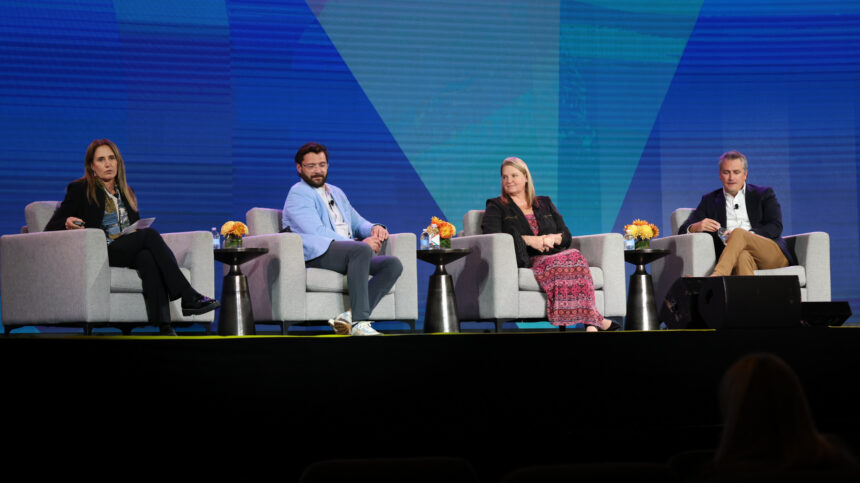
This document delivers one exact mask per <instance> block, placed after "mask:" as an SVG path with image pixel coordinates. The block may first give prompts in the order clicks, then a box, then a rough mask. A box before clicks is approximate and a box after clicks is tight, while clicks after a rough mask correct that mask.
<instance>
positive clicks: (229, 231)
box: [221, 221, 248, 248]
mask: <svg viewBox="0 0 860 483" xmlns="http://www.w3.org/2000/svg"><path fill="white" fill-rule="evenodd" d="M221 234H222V235H224V248H241V247H242V237H243V236H245V235H247V234H248V227H247V226H245V224H244V223H242V222H241V221H228V222H227V223H224V224H223V225H221Z"/></svg>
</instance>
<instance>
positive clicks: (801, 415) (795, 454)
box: [708, 354, 856, 480]
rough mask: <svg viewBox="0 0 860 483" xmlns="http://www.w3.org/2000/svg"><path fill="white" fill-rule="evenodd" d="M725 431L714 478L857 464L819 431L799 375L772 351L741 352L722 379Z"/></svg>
mask: <svg viewBox="0 0 860 483" xmlns="http://www.w3.org/2000/svg"><path fill="white" fill-rule="evenodd" d="M720 407H721V410H722V413H723V434H722V438H721V441H720V444H719V447H718V448H717V451H716V454H715V455H714V461H713V466H712V468H711V471H709V472H708V475H709V476H710V477H711V478H714V479H718V480H722V479H736V478H735V477H740V478H747V477H751V476H754V475H756V474H762V475H764V474H768V473H771V474H772V473H785V472H795V471H798V470H801V471H812V472H814V471H818V470H839V471H842V470H847V471H851V472H852V474H853V471H854V470H856V461H855V460H854V458H853V456H852V455H851V454H850V453H849V452H848V451H847V450H846V449H845V448H844V447H843V446H842V445H841V444H840V443H838V442H837V441H836V440H834V439H833V438H831V437H828V436H824V435H822V434H821V433H819V432H818V430H817V429H816V427H815V424H814V422H813V420H812V414H811V412H810V410H809V405H808V403H807V401H806V396H805V395H804V391H803V388H802V387H801V385H800V380H799V379H798V377H797V375H796V374H795V373H794V371H793V370H792V369H791V368H790V367H789V366H788V364H786V363H785V361H783V360H782V359H780V358H779V357H777V356H775V355H773V354H751V355H747V356H745V357H743V358H741V359H740V360H739V361H738V362H736V363H735V364H734V365H732V367H731V368H729V370H728V371H727V372H726V373H725V374H724V375H723V379H722V383H721V385H720Z"/></svg>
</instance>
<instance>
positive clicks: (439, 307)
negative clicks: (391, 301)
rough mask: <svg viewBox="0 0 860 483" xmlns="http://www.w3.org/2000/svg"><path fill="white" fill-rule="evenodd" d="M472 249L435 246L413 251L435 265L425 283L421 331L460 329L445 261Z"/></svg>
mask: <svg viewBox="0 0 860 483" xmlns="http://www.w3.org/2000/svg"><path fill="white" fill-rule="evenodd" d="M471 252H472V250H470V249H468V248H436V249H433V250H418V251H417V252H416V256H417V257H418V258H419V259H421V260H424V261H425V262H427V263H432V264H433V265H436V271H435V272H433V275H430V285H429V286H428V287H427V306H426V309H425V310H424V333H434V332H460V318H459V317H458V316H457V297H456V296H455V295H454V282H453V279H452V278H451V275H449V274H448V272H446V271H445V265H447V264H449V263H451V262H453V261H454V260H457V259H460V258H462V257H465V256H466V255H468V254H469V253H471Z"/></svg>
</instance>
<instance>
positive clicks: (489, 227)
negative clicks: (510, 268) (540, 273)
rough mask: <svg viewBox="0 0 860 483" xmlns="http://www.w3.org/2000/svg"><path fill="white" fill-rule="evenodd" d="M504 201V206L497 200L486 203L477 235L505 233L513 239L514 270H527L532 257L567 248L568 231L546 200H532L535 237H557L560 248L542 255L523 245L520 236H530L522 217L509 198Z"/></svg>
mask: <svg viewBox="0 0 860 483" xmlns="http://www.w3.org/2000/svg"><path fill="white" fill-rule="evenodd" d="M505 201H507V202H504V201H502V197H501V196H500V197H498V198H491V199H489V200H487V209H486V210H485V211H484V218H483V219H482V220H481V232H483V233H508V234H509V235H511V236H512V237H514V250H515V251H516V255H517V266H518V267H522V268H525V267H528V266H529V265H530V263H529V259H530V258H531V257H533V256H535V255H549V254H553V253H558V252H561V251H564V250H567V249H568V248H570V242H571V238H570V230H568V229H567V225H565V224H564V219H563V218H562V217H561V214H560V213H559V212H558V210H557V209H556V207H555V205H554V204H553V203H552V200H551V199H549V196H536V197H535V200H534V203H532V211H534V214H535V218H536V219H537V222H538V235H548V234H554V233H561V245H558V246H555V247H553V248H552V249H550V250H549V251H547V252H544V253H541V252H539V251H537V250H535V249H534V248H532V247H530V246H528V245H526V242H525V241H524V240H523V238H522V235H534V233H533V232H532V229H531V226H529V222H528V220H526V215H525V214H523V212H522V210H520V208H519V207H518V206H517V204H516V203H514V202H513V201H511V199H510V198H507V197H506V200H505Z"/></svg>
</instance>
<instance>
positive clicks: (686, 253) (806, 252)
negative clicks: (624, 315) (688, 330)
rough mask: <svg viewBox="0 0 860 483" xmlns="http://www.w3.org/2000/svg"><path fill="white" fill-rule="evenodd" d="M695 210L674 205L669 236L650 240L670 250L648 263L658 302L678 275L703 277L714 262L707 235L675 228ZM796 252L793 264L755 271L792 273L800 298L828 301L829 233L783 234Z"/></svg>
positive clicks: (756, 272)
mask: <svg viewBox="0 0 860 483" xmlns="http://www.w3.org/2000/svg"><path fill="white" fill-rule="evenodd" d="M693 211H695V210H694V209H693V208H678V209H677V210H675V211H674V212H672V216H671V219H670V223H671V225H672V233H673V236H667V237H663V238H655V239H653V240H651V248H660V249H665V250H671V252H672V254H671V255H669V256H667V257H664V258H661V259H660V260H657V261H655V262H653V263H652V264H651V273H652V275H653V277H654V296H655V297H656V300H657V304H658V305H660V304H661V303H662V302H663V299H665V298H666V293H667V292H668V291H669V288H671V287H672V284H673V283H675V281H676V280H678V278H680V277H683V276H685V275H690V276H692V277H707V276H708V275H710V274H711V272H713V271H714V266H716V253H715V252H714V244H713V240H712V238H711V235H709V234H706V233H685V234H683V235H678V234H677V233H678V228H680V227H681V225H683V224H684V222H685V221H687V218H689V217H690V215H691V214H692V213H693ZM784 238H785V241H786V243H788V245H789V246H790V247H792V248H793V249H794V253H795V254H797V262H798V264H797V265H794V266H791V267H785V268H776V269H772V270H756V271H755V274H756V275H796V276H797V278H798V280H799V281H800V299H801V300H802V301H803V302H829V301H830V235H828V234H827V233H824V232H821V231H815V232H812V233H803V234H801V235H791V236H786V237H784Z"/></svg>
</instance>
